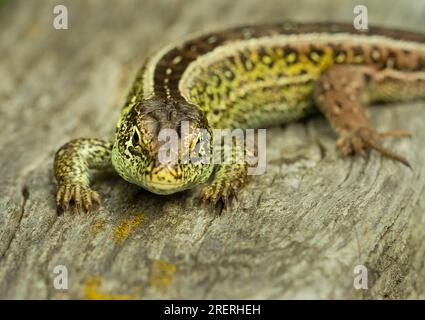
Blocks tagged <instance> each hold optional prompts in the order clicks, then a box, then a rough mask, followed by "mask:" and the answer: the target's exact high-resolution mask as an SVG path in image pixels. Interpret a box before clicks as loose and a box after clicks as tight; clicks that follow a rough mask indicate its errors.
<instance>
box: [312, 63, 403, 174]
mask: <svg viewBox="0 0 425 320" xmlns="http://www.w3.org/2000/svg"><path fill="white" fill-rule="evenodd" d="M378 75H379V72H378V71H376V70H375V69H373V68H371V67H366V66H352V65H339V66H333V67H331V68H330V69H329V70H327V71H326V72H325V73H323V74H322V75H321V76H320V78H319V80H318V83H317V85H316V90H315V93H314V96H315V101H316V104H317V105H318V107H319V109H320V110H321V111H322V112H323V113H324V115H325V116H326V118H327V119H328V121H329V123H330V124H331V126H332V128H333V129H334V130H335V131H336V132H337V133H338V135H339V139H338V142H337V148H338V149H339V150H340V151H341V153H342V154H343V155H345V156H348V155H352V154H358V155H360V156H362V157H366V155H367V153H368V152H369V151H370V150H372V149H373V150H376V151H378V152H379V153H381V154H382V155H384V156H386V157H388V158H391V159H393V160H396V161H399V162H401V163H403V164H404V165H406V166H408V167H411V166H410V164H409V162H408V161H407V160H406V159H405V158H404V157H402V156H400V155H398V154H396V153H394V152H393V151H391V150H389V149H387V148H385V147H383V146H382V145H381V144H380V142H379V141H380V140H381V139H383V138H387V137H401V136H403V137H404V136H410V135H411V134H410V133H409V132H407V131H404V130H394V131H389V132H382V133H378V132H376V131H375V130H374V129H373V127H372V124H371V123H370V121H369V119H368V118H367V116H366V114H365V110H364V107H363V104H362V102H363V101H365V100H368V96H367V91H368V88H370V86H372V87H376V86H377V85H379V83H378V81H375V79H378V78H379V76H378ZM377 76H378V77H377Z"/></svg>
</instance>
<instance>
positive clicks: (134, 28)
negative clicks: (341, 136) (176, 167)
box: [0, 0, 425, 299]
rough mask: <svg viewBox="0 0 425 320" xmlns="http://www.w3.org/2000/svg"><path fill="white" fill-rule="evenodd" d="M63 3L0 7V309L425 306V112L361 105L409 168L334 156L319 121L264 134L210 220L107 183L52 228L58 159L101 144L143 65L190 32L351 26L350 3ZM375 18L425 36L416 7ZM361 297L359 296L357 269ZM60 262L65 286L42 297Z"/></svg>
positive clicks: (372, 7)
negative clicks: (76, 141)
mask: <svg viewBox="0 0 425 320" xmlns="http://www.w3.org/2000/svg"><path fill="white" fill-rule="evenodd" d="M60 3H61V4H66V5H67V7H68V9H69V24H70V29H69V30H55V29H54V28H53V27H52V20H53V13H52V10H53V6H54V5H55V4H58V1H23V0H21V1H5V2H2V5H1V7H0V30H1V31H0V37H1V38H0V39H1V41H0V52H1V57H0V74H1V80H0V120H1V126H0V159H1V162H0V182H1V183H0V298H12V299H16V298H36V299H45V298H50V299H52V298H53V299H71V298H88V299H91V298H93V299H95V298H141V299H151V298H184V299H190V298H223V299H226V298H271V299H275V298H354V299H357V298H425V267H424V261H425V242H424V241H423V240H424V236H425V229H424V225H425V214H424V213H425V198H424V195H425V191H424V186H425V170H424V167H423V163H424V161H425V130H424V125H423V122H424V119H425V102H417V103H409V104H399V105H396V106H381V107H375V108H372V109H371V110H370V114H371V117H372V119H373V122H374V123H375V124H376V126H377V128H378V129H380V130H387V129H392V128H403V129H408V130H411V131H412V132H413V133H414V137H413V138H412V139H404V140H388V141H386V142H385V145H386V146H389V147H391V148H393V149H394V150H396V151H398V152H399V153H402V154H404V155H405V156H406V157H407V158H408V159H409V161H411V163H412V164H413V168H414V169H413V170H409V169H406V168H405V167H403V166H401V165H400V164H397V163H394V162H392V161H390V160H387V159H383V158H382V157H380V156H378V155H377V154H375V153H374V154H372V155H371V157H370V159H369V161H367V162H365V161H363V160H362V159H341V158H340V157H339V156H338V154H337V153H336V151H335V147H334V143H335V136H334V134H333V133H332V131H331V130H330V129H329V127H328V126H327V124H326V122H325V121H324V120H323V119H322V118H320V117H315V118H311V119H308V120H306V121H305V122H303V123H297V124H292V125H289V126H286V127H282V128H273V129H270V130H268V148H267V151H268V154H267V156H268V166H267V171H266V173H265V174H264V175H263V176H259V177H255V178H253V179H251V181H250V183H249V184H248V185H247V186H246V188H244V189H243V191H242V192H241V193H240V195H239V203H237V204H236V205H234V206H233V207H232V208H231V211H230V212H229V213H227V214H224V215H221V216H217V215H214V214H213V213H211V212H209V211H208V210H206V209H204V208H202V207H200V206H199V205H198V204H197V202H196V195H197V192H196V191H193V192H187V193H183V194H178V195H173V196H169V197H160V196H155V195H152V194H150V193H148V192H146V191H143V190H141V189H139V188H137V187H136V186H133V185H130V184H128V183H126V182H124V181H123V180H121V179H120V178H118V177H116V176H114V175H108V174H100V175H98V176H97V178H96V180H95V183H94V188H95V189H96V190H98V191H99V192H100V194H101V195H102V196H103V200H104V201H103V205H102V206H101V207H100V208H99V209H98V210H97V211H96V213H94V214H92V215H90V216H86V215H82V216H69V217H66V216H65V217H64V216H59V217H58V216H57V214H56V210H55V202H54V193H55V181H54V178H53V174H52V160H53V155H54V152H55V150H56V149H57V148H58V147H59V146H61V145H62V144H63V143H65V142H66V141H68V140H69V139H71V138H76V137H82V136H89V137H108V136H112V134H113V130H114V127H115V122H116V120H117V118H118V115H119V107H120V105H121V103H122V102H123V99H124V97H125V95H126V94H127V90H128V89H129V86H130V84H131V82H132V80H133V77H134V75H135V73H136V70H137V68H138V67H139V66H140V64H141V62H142V60H143V59H144V58H145V57H146V56H147V55H148V54H149V53H151V52H153V51H154V50H155V49H157V48H159V47H161V45H163V44H167V43H169V42H170V41H174V40H176V39H179V38H181V37H182V36H184V35H186V34H188V33H191V32H195V31H199V30H201V29H210V28H217V27H218V28H223V27H225V26H229V25H235V24H240V23H247V22H250V23H254V22H264V21H267V22H269V21H283V20H286V19H292V20H298V21H312V20H321V21H328V20H345V21H351V20H352V17H353V13H352V11H353V7H354V5H355V4H357V1H345V2H342V1H338V7H334V5H335V3H336V2H335V1H332V0H329V1H296V2H290V1H280V0H276V1H266V2H264V1H257V0H250V1H247V0H240V1H228V0H214V1H199V0H193V1H192V0H191V1H145V2H143V1H83V0H80V1H76V0H74V1H60ZM363 3H365V4H366V5H367V6H368V9H369V22H370V23H375V24H381V25H387V26H395V27H401V28H405V29H412V30H418V31H422V32H425V22H424V20H423V17H424V16H425V3H424V2H423V1H421V0H418V1H363ZM359 264H362V265H365V266H366V267H367V268H368V270H369V289H368V290H355V289H354V288H353V278H354V274H353V268H354V267H355V266H356V265H359ZM56 265H65V266H66V267H67V268H68V272H69V289H68V290H66V291H60V290H56V289H54V287H53V278H54V276H55V274H54V273H53V269H54V267H55V266H56Z"/></svg>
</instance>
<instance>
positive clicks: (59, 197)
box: [56, 184, 100, 213]
mask: <svg viewBox="0 0 425 320" xmlns="http://www.w3.org/2000/svg"><path fill="white" fill-rule="evenodd" d="M71 202H72V203H74V206H75V209H76V211H77V213H80V212H81V211H82V209H84V211H85V212H87V213H89V212H90V210H91V208H92V206H93V202H94V203H97V204H100V196H99V194H98V193H97V192H96V191H93V190H91V189H90V188H88V187H84V186H82V185H80V184H64V185H60V186H59V188H58V191H57V193H56V203H57V206H58V208H60V209H62V211H63V212H68V210H69V205H70V203H71Z"/></svg>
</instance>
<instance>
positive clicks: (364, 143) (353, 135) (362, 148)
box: [337, 127, 412, 168]
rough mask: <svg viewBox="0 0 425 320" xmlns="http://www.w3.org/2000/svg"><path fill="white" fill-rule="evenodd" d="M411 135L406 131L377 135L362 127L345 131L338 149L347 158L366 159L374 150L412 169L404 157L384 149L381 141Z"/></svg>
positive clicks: (338, 143) (339, 141) (371, 130)
mask: <svg viewBox="0 0 425 320" xmlns="http://www.w3.org/2000/svg"><path fill="white" fill-rule="evenodd" d="M410 136H411V133H410V132H407V131H404V130H394V131H388V132H382V133H377V132H375V131H374V130H373V129H371V128H368V127H362V128H358V129H355V130H351V131H345V132H343V133H342V136H341V137H340V139H339V140H338V142H337V148H338V149H339V150H340V151H341V153H342V154H343V155H345V156H348V155H352V154H358V155H360V156H362V157H363V158H366V155H367V153H368V152H369V151H370V150H371V149H374V150H376V151H378V152H379V153H381V154H382V155H384V156H385V157H388V158H390V159H393V160H395V161H399V162H401V163H402V164H404V165H405V166H407V167H409V168H412V166H411V165H410V163H409V162H408V161H407V160H406V159H405V158H404V157H402V156H400V155H398V154H396V153H394V152H393V151H391V150H389V149H387V148H384V147H383V146H382V145H381V144H380V143H379V140H380V139H383V138H388V137H410Z"/></svg>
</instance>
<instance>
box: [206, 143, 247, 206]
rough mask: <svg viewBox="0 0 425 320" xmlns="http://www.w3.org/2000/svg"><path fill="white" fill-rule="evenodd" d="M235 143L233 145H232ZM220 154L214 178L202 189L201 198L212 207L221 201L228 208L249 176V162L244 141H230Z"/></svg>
mask: <svg viewBox="0 0 425 320" xmlns="http://www.w3.org/2000/svg"><path fill="white" fill-rule="evenodd" d="M232 145H233V146H232ZM221 151H222V152H223V153H222V154H220V156H219V158H220V162H221V163H220V164H218V165H217V166H218V167H217V169H216V172H215V174H214V178H213V180H212V181H211V184H210V185H209V186H206V187H205V188H203V189H202V191H201V199H202V200H203V201H204V202H209V203H210V204H211V206H212V207H215V206H216V204H217V203H218V202H219V201H221V202H222V204H223V208H224V209H225V210H227V207H228V204H229V200H231V199H232V198H233V197H236V195H237V192H238V191H239V189H240V188H241V187H242V185H243V184H244V183H245V181H246V180H247V177H248V163H247V161H246V158H245V153H248V150H245V149H244V147H243V146H242V143H240V144H237V143H233V142H232V143H230V145H225V146H224V148H223V149H221Z"/></svg>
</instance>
